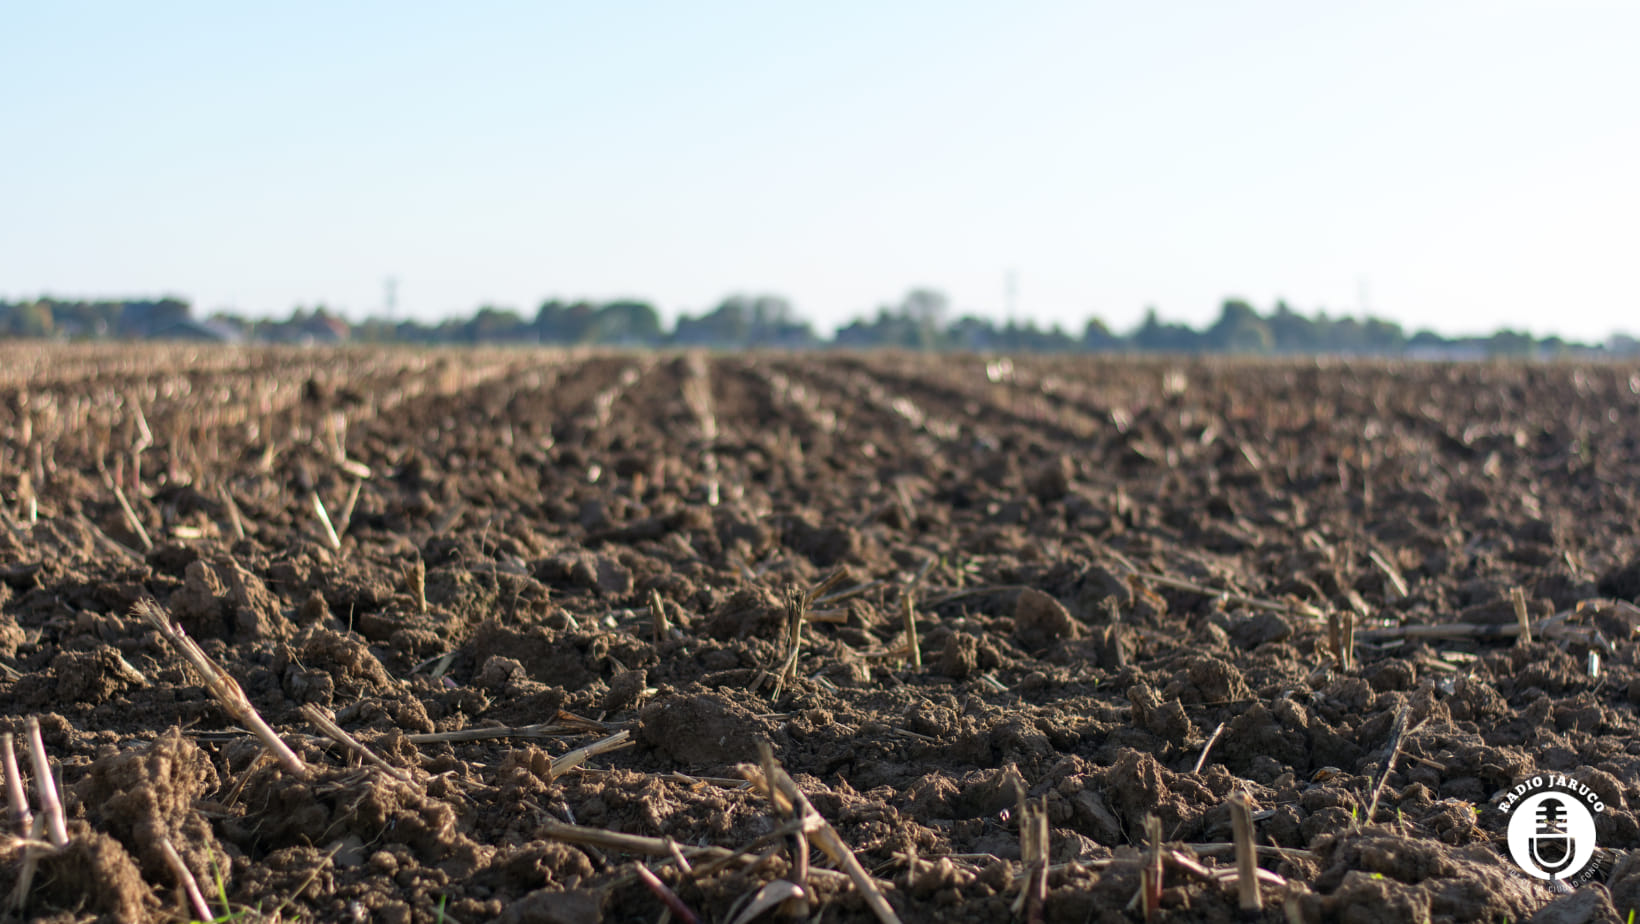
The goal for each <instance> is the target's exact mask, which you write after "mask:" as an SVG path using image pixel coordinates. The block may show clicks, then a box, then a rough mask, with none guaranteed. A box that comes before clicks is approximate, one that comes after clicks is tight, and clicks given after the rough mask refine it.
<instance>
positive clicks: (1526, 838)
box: [1509, 789, 1595, 879]
mask: <svg viewBox="0 0 1640 924" xmlns="http://www.w3.org/2000/svg"><path fill="white" fill-rule="evenodd" d="M1594 846H1595V845H1594V815H1593V814H1591V813H1590V811H1589V807H1588V806H1586V805H1584V804H1583V801H1582V800H1580V799H1578V798H1577V797H1576V796H1574V795H1572V794H1570V793H1565V792H1559V791H1557V790H1553V789H1550V790H1545V791H1543V792H1538V793H1534V794H1533V795H1530V796H1527V797H1526V798H1525V799H1522V800H1521V801H1520V803H1519V804H1517V805H1516V806H1515V807H1514V809H1513V811H1512V812H1511V814H1510V818H1509V855H1510V856H1512V857H1514V858H1515V862H1516V863H1518V864H1520V868H1521V869H1523V870H1525V871H1526V872H1527V873H1528V874H1529V875H1532V876H1536V877H1537V878H1539V879H1569V878H1571V877H1573V876H1576V875H1577V874H1578V873H1580V872H1582V871H1583V868H1584V867H1585V866H1588V865H1589V860H1590V859H1592V858H1593V857H1594Z"/></svg>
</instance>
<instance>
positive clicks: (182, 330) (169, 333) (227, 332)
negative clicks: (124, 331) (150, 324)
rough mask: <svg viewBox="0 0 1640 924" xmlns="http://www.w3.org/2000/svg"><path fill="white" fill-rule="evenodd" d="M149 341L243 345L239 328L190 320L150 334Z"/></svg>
mask: <svg viewBox="0 0 1640 924" xmlns="http://www.w3.org/2000/svg"><path fill="white" fill-rule="evenodd" d="M148 339H149V340H191V341H194V342H196V343H243V342H244V340H245V335H244V334H243V333H241V332H240V330H239V328H237V327H235V326H233V325H232V324H228V323H226V322H224V321H215V320H212V321H195V320H193V319H192V318H188V319H185V320H182V321H177V322H176V323H174V324H170V325H167V326H165V327H161V328H159V329H157V330H153V331H150V332H149V333H148Z"/></svg>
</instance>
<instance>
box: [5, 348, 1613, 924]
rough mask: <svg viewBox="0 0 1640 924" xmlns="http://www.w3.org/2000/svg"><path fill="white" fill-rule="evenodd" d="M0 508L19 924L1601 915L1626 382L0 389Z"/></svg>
mask: <svg viewBox="0 0 1640 924" xmlns="http://www.w3.org/2000/svg"><path fill="white" fill-rule="evenodd" d="M0 507H3V510H4V516H3V519H0V727H3V728H4V729H5V730H6V731H9V732H12V733H13V734H14V735H15V736H16V740H15V751H16V753H17V755H18V763H19V764H20V765H21V769H20V770H19V771H18V777H17V779H18V781H19V782H21V783H22V784H23V786H24V787H26V794H25V797H24V798H23V799H22V800H20V802H19V803H18V804H17V807H26V808H27V810H28V811H29V812H30V813H32V815H33V816H34V817H36V818H39V819H41V821H40V823H39V824H38V825H37V826H35V827H32V828H31V827H27V826H26V825H25V823H24V821H23V820H21V819H18V818H16V817H15V816H13V817H10V818H9V820H8V822H7V824H8V828H7V830H6V832H5V833H6V835H7V839H6V841H5V842H4V847H3V850H0V892H4V893H6V895H8V896H10V898H9V899H8V901H7V904H6V905H5V909H6V911H5V913H6V914H9V915H12V916H15V917H21V918H27V919H41V920H44V919H51V920H61V921H71V920H72V921H83V920H94V919H95V920H108V921H116V920H120V921H132V920H187V919H190V918H196V919H197V918H202V917H216V918H219V919H221V918H225V917H226V916H228V915H231V914H238V915H240V917H239V918H236V920H258V919H261V920H272V919H275V918H278V919H281V920H292V919H301V920H317V921H359V922H364V921H384V922H409V921H417V922H423V921H425V922H433V921H440V920H442V921H455V922H468V924H471V922H479V921H489V920H502V921H517V922H531V921H541V922H546V921H582V920H587V921H590V920H599V919H604V920H632V921H647V922H652V921H657V920H666V919H668V918H669V919H670V920H671V921H680V920H686V916H687V915H691V914H692V915H697V916H699V918H700V919H701V920H709V921H719V922H730V921H746V920H758V921H765V920H782V919H784V920H790V919H795V918H801V917H803V916H804V915H807V916H808V918H809V919H811V920H820V921H828V922H830V921H866V920H876V919H878V918H879V917H880V916H881V915H882V914H883V913H884V912H885V911H886V912H888V913H891V914H894V915H897V916H898V917H899V918H900V919H901V920H904V921H949V920H958V921H960V920H972V921H1003V920H1010V919H1020V920H1031V921H1049V922H1067V924H1071V922H1076V924H1080V922H1084V921H1138V920H1143V919H1144V918H1145V917H1146V915H1147V913H1148V914H1149V916H1150V917H1151V919H1152V920H1157V921H1197V920H1202V921H1232V920H1243V919H1246V917H1251V918H1253V919H1261V920H1268V921H1282V920H1346V921H1350V920H1361V921H1369V920H1371V921H1377V920H1392V921H1393V920H1409V921H1411V920H1495V921H1504V920H1508V921H1523V920H1526V919H1528V918H1531V917H1532V915H1533V914H1535V913H1537V912H1538V911H1539V909H1542V908H1545V906H1550V904H1551V903H1552V902H1554V903H1556V904H1554V905H1553V907H1552V908H1551V909H1550V910H1549V912H1548V913H1549V914H1551V915H1558V917H1555V918H1553V919H1554V920H1561V921H1582V920H1590V921H1599V920H1621V919H1622V918H1623V917H1625V916H1628V915H1629V914H1630V909H1631V908H1635V907H1637V906H1640V862H1636V861H1633V860H1631V859H1630V857H1629V851H1630V850H1631V849H1633V848H1635V847H1636V846H1637V845H1640V821H1637V814H1636V812H1637V811H1640V737H1637V731H1640V722H1637V716H1636V710H1637V704H1640V663H1637V661H1636V648H1635V633H1636V630H1637V628H1640V609H1637V608H1636V607H1635V605H1634V604H1635V602H1636V599H1637V597H1640V529H1637V523H1640V372H1637V371H1636V370H1635V369H1634V368H1631V367H1621V366H1615V365H1610V366H1608V365H1502V364H1499V365H1490V364H1488V365H1482V364H1475V365H1439V364H1388V363H1360V364H1345V363H1340V362H1331V361H1327V362H1315V361H1296V360H1295V361H1291V362H1251V361H1239V362H1234V361H1206V360H1203V361H1187V360H1134V359H1101V358H1088V357H1077V358H1028V359H1027V358H1016V359H1014V360H1012V361H1008V360H1001V359H986V358H981V357H970V356H921V355H895V354H848V353H818V354H751V355H711V354H699V355H696V354H665V353H662V354H620V353H575V352H552V351H526V350H516V351H472V352H462V351H449V352H417V351H390V350H380V351H371V350H362V349H358V350H341V351H328V350H317V349H315V350H286V351H280V350H233V349H211V348H185V347H142V348H138V347H118V348H115V347H60V346H59V347H50V348H42V347H38V346H31V347H23V346H16V345H13V346H6V347H3V348H0ZM156 620H157V621H156ZM1523 622H1524V624H1525V625H1526V626H1527V628H1529V629H1530V630H1531V635H1532V638H1531V640H1530V641H1527V640H1525V639H1523V638H1521V637H1520V635H1519V633H1520V631H1521V626H1522V623H1523ZM160 623H163V624H164V625H165V626H166V627H167V628H169V627H171V626H175V627H177V629H178V630H179V634H178V635H177V636H176V638H175V639H172V638H168V637H167V635H166V634H165V633H164V632H162V631H161V629H160V625H159V624H160ZM183 637H186V638H190V639H192V640H193V641H194V642H197V647H198V649H199V650H200V651H201V652H202V653H203V655H204V656H205V657H206V658H209V659H211V660H213V661H214V662H215V664H216V665H218V666H219V667H220V669H221V671H222V672H223V674H224V675H226V677H228V678H231V681H232V682H233V683H237V685H238V686H239V687H240V688H242V690H243V693H244V695H245V697H246V698H247V699H248V701H249V703H250V704H251V705H252V706H254V708H255V710H256V711H257V712H258V713H259V714H260V715H261V717H262V718H263V719H265V721H266V722H267V724H268V725H269V726H271V728H272V729H273V731H274V732H276V733H277V735H278V737H279V739H280V740H282V741H283V742H284V744H285V746H287V747H288V748H289V749H290V753H289V755H288V757H287V758H285V759H280V758H279V757H278V756H276V755H275V754H274V753H272V752H271V751H270V749H269V748H268V747H266V746H264V744H263V743H262V742H261V741H259V739H258V738H256V737H255V736H253V735H252V734H251V732H250V731H249V730H248V725H247V718H246V716H245V715H244V713H243V712H242V711H240V710H236V709H234V708H232V707H230V706H226V705H224V703H223V702H222V701H220V700H219V699H217V698H216V697H214V696H213V694H212V692H211V686H210V685H209V684H208V683H207V678H206V676H205V674H204V673H202V671H201V669H200V668H198V667H195V666H193V665H192V664H190V663H189V662H188V661H186V660H185V659H184V658H183V656H182V655H181V653H180V646H181V645H182V644H184V643H181V642H179V641H178V639H181V638H183ZM219 685H220V684H219ZM30 719H35V720H37V723H38V728H39V730H40V735H39V737H40V740H41V743H42V744H43V751H44V755H45V756H46V757H47V758H48V759H49V761H50V762H51V764H52V766H53V774H52V775H54V776H55V777H57V778H58V779H59V781H60V785H61V801H62V804H63V813H62V814H63V817H64V818H65V820H66V825H65V830H63V831H61V832H58V833H60V834H63V835H66V838H64V837H58V836H56V835H55V834H54V833H53V832H52V830H51V826H50V825H49V824H48V820H49V819H50V817H51V812H50V811H49V805H48V803H47V801H46V800H45V799H44V798H43V797H41V796H39V795H37V792H36V784H37V783H38V782H39V779H38V773H37V772H36V771H35V770H34V761H33V757H34V755H35V751H34V749H33V747H32V746H31V744H30V740H29V739H30V733H29V720H30ZM332 725H333V726H335V727H334V728H330V726H332ZM349 736H350V737H351V739H352V742H353V743H347V739H348V737H349ZM765 743H766V744H767V745H768V748H767V755H768V757H767V760H766V761H765V758H764V757H763V756H762V755H761V754H760V745H763V744H765ZM589 745H590V746H592V747H591V748H590V749H589V750H590V753H589V751H588V750H580V749H583V748H587V746H589ZM1535 774H1564V775H1566V776H1567V777H1568V778H1570V779H1573V780H1576V781H1577V782H1578V783H1580V784H1582V785H1583V786H1586V787H1587V788H1588V790H1589V791H1591V792H1593V793H1595V794H1596V795H1598V797H1599V800H1600V801H1601V802H1603V804H1604V811H1602V812H1600V813H1599V814H1598V815H1597V816H1596V820H1595V821H1596V835H1597V842H1598V848H1597V853H1596V859H1595V861H1594V865H1593V866H1591V867H1590V872H1589V874H1588V875H1587V876H1585V877H1584V879H1585V880H1587V884H1586V885H1581V888H1580V889H1579V890H1578V891H1576V892H1573V891H1571V888H1570V887H1568V886H1565V885H1561V884H1558V883H1550V882H1547V881H1544V880H1540V879H1535V878H1532V877H1530V876H1528V875H1526V874H1525V873H1523V872H1522V870H1521V868H1520V867H1519V866H1517V865H1516V863H1515V862H1514V861H1513V860H1512V859H1511V857H1510V853H1509V850H1508V847H1507V846H1506V844H1505V830H1506V827H1507V820H1508V819H1507V817H1506V816H1505V815H1504V814H1503V812H1502V811H1501V810H1500V809H1501V807H1502V805H1503V804H1504V803H1503V799H1504V796H1505V793H1506V792H1507V791H1508V790H1510V788H1511V787H1514V786H1515V785H1516V784H1518V783H1520V782H1521V781H1522V780H1523V779H1528V778H1530V777H1532V776H1533V775H1535ZM783 776H789V778H790V779H791V780H792V781H793V782H794V783H795V787H796V789H797V790H800V791H801V794H802V796H803V798H804V799H806V801H807V806H805V805H804V802H803V799H797V800H795V801H794V799H793V798H792V794H790V793H788V794H785V795H776V796H775V797H774V798H773V799H772V800H771V794H770V791H769V789H768V788H767V786H766V785H765V784H766V783H767V782H768V781H769V780H770V779H771V778H773V779H776V780H779V779H781V778H782V777H783ZM777 788H778V787H777ZM1237 793H1241V794H1243V796H1244V797H1245V799H1246V801H1247V807H1248V809H1249V811H1250V817H1251V820H1252V828H1253V835H1254V840H1255V841H1256V843H1257V845H1258V849H1257V859H1258V864H1259V866H1260V867H1261V868H1262V869H1263V870H1264V872H1263V873H1261V874H1260V875H1259V881H1260V886H1259V890H1260V899H1261V901H1262V906H1263V910H1262V911H1261V912H1248V913H1247V915H1245V916H1244V915H1243V913H1242V912H1241V911H1240V910H1239V903H1240V902H1241V901H1242V898H1241V897H1240V895H1239V893H1238V889H1237V885H1238V879H1237V875H1236V872H1235V870H1236V860H1235V856H1234V852H1233V848H1232V846H1231V843H1232V841H1233V827H1234V826H1233V824H1232V808H1231V802H1232V801H1233V798H1232V797H1234V796H1235V795H1236V794H1237ZM1150 819H1154V821H1151V820H1150ZM822 820H823V821H822ZM1044 832H1045V841H1046V850H1045V851H1044V850H1043V848H1042V841H1043V839H1044V837H1043V835H1044ZM30 833H31V834H32V835H33V836H32V838H30V839H28V840H24V839H23V838H22V835H24V834H30ZM640 867H641V868H642V869H641V871H640ZM851 867H852V868H853V869H852V872H851ZM1158 868H1159V870H1160V873H1159V876H1157V875H1156V874H1155V873H1154V872H1149V873H1147V872H1146V870H1147V869H1148V870H1155V869H1158ZM190 879H191V880H192V881H193V883H194V884H195V885H197V888H198V890H199V892H200V893H201V896H200V898H198V899H190V898H189V896H188V892H187V888H186V887H185V886H184V883H185V882H186V881H187V880H190ZM1147 879H1148V880H1151V881H1150V887H1149V888H1148V889H1147V888H1146V887H1145V886H1146V880H1147ZM25 880H26V881H25ZM668 893H670V894H668ZM1560 893H1565V894H1560ZM879 896H880V903H879ZM201 899H202V901H201ZM668 899H671V900H672V901H674V902H675V907H671V908H669V906H668V905H667V903H666V901H667V900H668ZM202 903H203V905H204V906H205V907H203V908H202V907H200V905H201V904H202ZM874 903H877V904H876V907H874ZM884 903H886V904H884ZM748 915H755V917H748Z"/></svg>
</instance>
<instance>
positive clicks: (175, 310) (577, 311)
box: [0, 289, 1640, 359]
mask: <svg viewBox="0 0 1640 924" xmlns="http://www.w3.org/2000/svg"><path fill="white" fill-rule="evenodd" d="M0 337H40V338H55V339H67V340H99V339H194V340H215V341H233V342H238V341H257V342H272V343H281V342H283V343H313V342H341V341H348V340H351V341H356V342H369V343H421V344H434V343H465V344H478V343H492V344H495V343H540V344H561V345H606V346H633V347H636V346H697V347H709V348H716V349H744V348H752V347H776V348H786V349H811V348H824V347H847V348H854V349H870V348H876V347H894V348H900V349H915V350H974V351H982V352H983V351H1006V352H1044V353H1077V352H1105V353H1118V352H1132V353H1232V354H1243V355H1250V356H1280V355H1300V354H1337V355H1349V356H1407V355H1410V356H1424V357H1429V358H1458V359H1478V358H1486V357H1555V356H1575V355H1586V354H1605V355H1614V354H1615V355H1629V356H1634V355H1640V342H1637V341H1636V340H1635V339H1634V338H1633V337H1630V336H1626V335H1623V334H1614V335H1613V336H1612V337H1611V338H1609V339H1608V340H1607V341H1606V342H1605V343H1603V344H1599V345H1588V344H1582V343H1576V342H1572V341H1567V340H1563V339H1562V338H1560V337H1544V338H1537V337H1534V336H1532V335H1531V334H1528V333H1525V332H1523V331H1515V330H1507V329H1506V330H1499V331H1496V332H1493V333H1491V334H1486V335H1481V336H1473V337H1446V336H1443V335H1440V334H1437V333H1434V332H1432V331H1429V330H1420V331H1418V332H1416V333H1412V334H1408V333H1406V331H1405V330H1404V329H1403V328H1402V327H1401V325H1400V324H1397V323H1395V322H1393V321H1386V320H1383V319H1381V318H1371V317H1369V318H1355V317H1349V316H1342V317H1332V316H1329V315H1328V314H1327V313H1326V312H1324V311H1323V312H1317V313H1316V314H1314V315H1305V314H1301V313H1299V312H1297V311H1294V310H1293V309H1292V308H1291V307H1290V306H1289V305H1287V304H1286V303H1285V302H1279V301H1278V302H1277V303H1276V304H1275V306H1274V307H1273V308H1272V309H1271V310H1270V312H1269V313H1268V314H1261V313H1260V312H1259V311H1258V310H1257V309H1255V308H1254V307H1253V306H1252V305H1250V304H1249V303H1247V302H1246V301H1244V300H1242V299H1227V300H1226V301H1225V302H1224V303H1223V305H1222V306H1221V307H1220V310H1219V316H1218V319H1217V320H1216V321H1214V322H1213V323H1212V324H1211V325H1209V326H1207V327H1206V328H1203V329H1201V330H1198V329H1196V328H1194V327H1191V326H1189V325H1188V324H1180V323H1177V322H1170V321H1165V320H1163V319H1162V318H1161V316H1160V315H1159V314H1158V313H1157V311H1156V310H1155V309H1154V308H1152V309H1150V310H1149V311H1147V312H1146V314H1145V318H1144V320H1143V321H1142V322H1141V323H1140V324H1139V325H1138V326H1137V327H1135V328H1134V329H1133V330H1132V331H1129V332H1128V333H1126V334H1118V333H1116V332H1114V331H1112V330H1111V329H1110V328H1109V327H1108V326H1107V325H1106V324H1105V322H1104V321H1102V320H1100V319H1099V318H1092V319H1090V320H1089V321H1088V322H1087V323H1086V325H1085V326H1084V327H1083V328H1082V330H1081V331H1067V330H1065V329H1064V328H1063V327H1061V326H1059V325H1052V326H1049V327H1040V326H1038V325H1037V324H1036V323H1035V322H1034V321H1024V322H1016V321H1008V322H1006V323H1001V324H999V323H997V322H996V321H994V320H992V319H990V318H984V317H979V316H976V315H972V314H966V315H962V316H959V317H952V316H951V311H950V304H949V302H948V301H947V300H946V298H945V296H944V295H943V294H941V293H939V292H936V291H933V290H931V289H913V290H912V291H910V292H908V293H906V295H905V296H904V297H903V298H901V299H900V300H899V301H898V302H897V303H894V304H888V305H883V306H881V307H879V308H878V309H877V311H876V312H875V314H872V315H870V316H867V317H861V318H859V319H856V320H855V321H853V322H851V323H849V324H847V325H845V326H843V327H841V328H839V329H838V330H837V331H836V333H835V334H834V335H833V336H832V337H830V338H826V337H823V336H821V335H819V334H817V333H816V332H815V330H814V327H813V326H812V325H811V324H810V323H809V322H808V321H806V320H804V319H803V318H802V317H800V316H799V315H798V314H797V312H796V311H795V310H794V309H793V307H792V305H791V303H790V302H789V301H787V300H786V299H784V298H781V297H779V296H775V295H732V296H730V297H728V298H725V299H724V300H723V301H722V302H720V303H719V304H718V305H717V306H716V307H714V308H712V309H711V310H710V311H706V312H704V313H702V314H699V315H691V314H684V315H682V316H680V317H679V318H678V319H677V322H676V323H675V324H673V325H672V327H671V329H667V327H666V325H665V324H664V323H663V322H662V320H661V316H660V313H659V312H658V311H656V309H655V307H654V306H653V305H651V304H649V303H648V302H645V301H640V300H635V299H618V300H615V301H608V302H590V301H575V302H565V301H560V300H557V299H554V300H551V301H547V302H545V303H543V304H542V305H541V306H540V308H539V309H537V310H536V312H535V315H534V316H533V317H528V316H525V315H522V314H520V313H519V312H517V311H514V310H512V309H509V308H498V307H495V306H490V305H486V306H484V307H481V308H479V309H478V310H477V311H475V312H474V313H473V314H472V315H471V316H470V317H466V318H450V319H448V320H444V321H441V322H439V323H436V324H424V323H421V322H418V321H390V320H386V319H382V318H371V319H369V320H366V321H362V322H356V323H350V322H348V321H346V320H345V319H343V318H342V317H341V316H339V315H338V314H336V313H335V312H332V311H330V310H329V309H327V308H325V307H324V306H322V305H321V306H315V307H313V308H311V309H309V308H304V307H298V308H297V309H296V310H294V311H293V312H292V313H291V314H290V316H289V317H288V318H285V319H282V320H272V319H263V320H247V319H244V318H240V317H237V316H234V315H231V314H226V313H218V314H215V315H212V316H211V317H209V318H204V319H199V318H196V317H195V316H194V313H193V311H192V308H191V306H190V305H189V304H188V302H186V301H185V300H182V299H178V298H162V299H125V300H109V301H69V300H63V299H52V298H40V299H35V300H33V301H26V302H6V301H0Z"/></svg>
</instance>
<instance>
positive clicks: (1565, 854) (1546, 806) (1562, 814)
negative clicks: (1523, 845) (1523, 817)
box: [1530, 797, 1577, 879]
mask: <svg viewBox="0 0 1640 924" xmlns="http://www.w3.org/2000/svg"><path fill="white" fill-rule="evenodd" d="M1530 850H1531V855H1532V862H1534V863H1536V864H1537V865H1538V867H1539V868H1540V869H1542V870H1543V871H1544V872H1545V873H1548V874H1549V878H1550V879H1555V878H1558V877H1559V876H1560V874H1561V873H1563V872H1565V871H1566V868H1567V867H1569V866H1571V865H1572V860H1573V859H1574V858H1575V857H1576V854H1577V851H1576V849H1575V848H1574V845H1573V844H1572V835H1571V832H1570V831H1569V830H1568V829H1567V817H1566V806H1565V805H1564V804H1562V803H1561V800H1559V799H1557V798H1554V797H1550V798H1547V799H1544V800H1543V801H1542V802H1540V803H1538V807H1537V827H1536V829H1535V830H1534V831H1533V832H1532V837H1531V846H1530Z"/></svg>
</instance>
